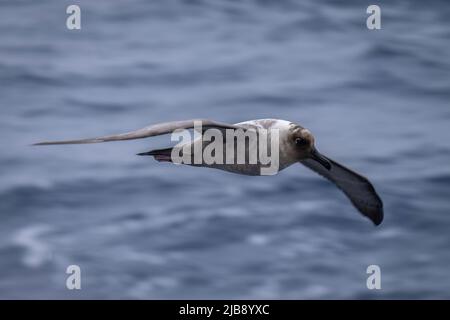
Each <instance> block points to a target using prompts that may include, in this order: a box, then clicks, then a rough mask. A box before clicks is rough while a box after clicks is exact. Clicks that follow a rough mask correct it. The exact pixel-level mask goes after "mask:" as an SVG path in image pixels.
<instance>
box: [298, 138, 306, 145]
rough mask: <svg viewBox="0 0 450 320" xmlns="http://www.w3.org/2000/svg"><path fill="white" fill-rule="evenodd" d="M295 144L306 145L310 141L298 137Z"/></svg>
mask: <svg viewBox="0 0 450 320" xmlns="http://www.w3.org/2000/svg"><path fill="white" fill-rule="evenodd" d="M295 144H296V145H297V146H304V145H307V144H308V141H307V140H306V139H303V138H296V139H295Z"/></svg>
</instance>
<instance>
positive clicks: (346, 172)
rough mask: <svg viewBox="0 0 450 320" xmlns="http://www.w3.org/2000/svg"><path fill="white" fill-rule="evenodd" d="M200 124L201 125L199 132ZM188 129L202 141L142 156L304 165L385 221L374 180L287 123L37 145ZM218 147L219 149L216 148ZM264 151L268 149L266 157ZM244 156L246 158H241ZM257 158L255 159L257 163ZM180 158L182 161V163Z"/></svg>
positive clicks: (239, 167) (257, 169)
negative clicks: (241, 144) (319, 148)
mask: <svg viewBox="0 0 450 320" xmlns="http://www.w3.org/2000/svg"><path fill="white" fill-rule="evenodd" d="M198 125H200V126H201V128H200V129H199V128H198ZM183 129H184V130H187V129H194V130H196V131H201V135H200V138H197V139H194V140H191V141H188V142H182V143H179V144H177V145H176V146H175V147H171V148H167V149H160V150H152V151H149V152H144V153H140V154H139V155H148V156H153V157H154V158H155V159H156V160H158V161H163V162H175V163H183V164H188V165H192V166H199V167H210V168H215V169H220V170H225V171H228V172H232V173H237V174H243V175H252V176H257V175H268V174H275V173H278V172H279V171H281V170H283V169H285V168H287V167H289V166H290V165H292V164H294V163H297V162H300V163H302V164H303V165H305V166H306V167H308V168H310V169H311V170H313V171H315V172H317V173H318V174H320V175H322V176H323V177H325V178H327V179H328V180H330V181H331V182H333V183H335V184H336V186H337V187H338V188H339V189H341V190H342V191H343V192H344V193H345V194H346V195H347V197H348V198H349V199H350V201H351V202H352V203H353V205H354V206H355V207H356V208H357V209H358V210H359V211H360V212H361V213H362V214H363V215H365V216H367V217H368V218H370V219H371V220H372V222H373V223H374V224H376V225H378V224H380V223H381V221H382V220H383V204H382V201H381V199H380V197H379V196H378V194H377V193H376V191H375V189H374V187H373V186H372V184H371V183H370V182H369V180H368V179H367V178H365V177H363V176H361V175H359V174H358V173H356V172H354V171H352V170H350V169H348V168H346V167H344V166H342V165H341V164H339V163H337V162H335V161H333V160H331V159H329V158H327V157H325V156H323V155H321V154H320V153H319V152H318V151H317V149H316V148H315V144H314V143H315V141H314V136H313V135H312V134H311V132H310V131H309V130H308V129H305V128H303V127H302V126H300V125H298V124H295V123H292V122H290V121H286V120H279V119H259V120H249V121H244V122H240V123H236V124H234V125H230V124H225V123H220V122H215V121H211V120H185V121H174V122H166V123H161V124H156V125H153V126H149V127H146V128H143V129H140V130H136V131H132V132H128V133H124V134H118V135H111V136H104V137H99V138H92V139H82V140H69V141H54V142H42V143H38V144H36V145H55V144H84V143H98V142H109V141H121V140H132V139H142V138H147V137H151V136H157V135H161V134H168V133H174V132H176V131H179V130H183ZM210 130H211V131H212V133H214V134H215V135H214V139H212V138H211V137H209V139H208V138H207V136H209V135H210V133H211V131H210ZM238 133H242V135H246V137H247V138H248V140H245V139H244V147H242V148H240V147H239V143H237V144H236V143H235V140H236V139H237V140H239V137H237V136H235V137H233V138H232V139H227V138H229V136H228V135H227V134H236V135H237V134H238ZM221 136H222V137H225V138H224V140H222V141H219V140H217V139H218V138H220V137H221ZM240 137H241V136H240ZM252 138H254V139H252ZM213 142H214V143H215V144H214V143H213ZM264 143H266V145H264ZM214 146H215V147H216V148H213V147H214ZM264 148H266V149H264ZM212 149H214V151H212ZM261 150H265V151H266V154H265V153H264V152H262V151H261ZM207 151H210V152H209V153H208V152H207ZM269 154H270V158H268V157H267V156H268V155H269ZM244 155H245V156H244ZM208 156H209V158H211V157H212V158H213V160H214V161H211V159H209V158H208ZM227 156H230V157H227ZM240 156H242V157H241V158H240ZM252 156H254V157H253V158H252ZM177 157H178V158H177ZM180 159H183V160H182V161H181V162H180ZM267 159H270V161H267ZM220 160H222V161H220ZM229 160H230V161H229ZM273 167H276V170H271V169H273ZM269 169H270V170H269Z"/></svg>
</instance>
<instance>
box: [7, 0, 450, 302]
mask: <svg viewBox="0 0 450 320" xmlns="http://www.w3.org/2000/svg"><path fill="white" fill-rule="evenodd" d="M71 4H78V5H79V6H80V7H81V26H82V29H81V30H68V29H67V28H66V18H67V17H68V15H67V14H66V8H67V6H68V5H71ZM370 4H378V5H379V6H380V7H381V23H382V29H381V30H376V31H371V30H368V29H367V28H366V18H367V17H368V14H367V13H366V8H367V6H369V5H370ZM449 16H450V5H449V4H448V2H447V1H427V2H426V3H425V2H422V1H406V0H405V1H395V3H393V2H392V1H377V2H376V3H373V2H372V1H356V0H355V1H321V2H320V3H319V2H317V1H313V0H306V1H305V0H303V1H294V0H291V1H289V0H283V1H256V0H254V1H206V0H203V1H200V0H198V1H177V0H164V1H162V0H161V1H143V0H127V1H120V2H119V1H114V2H113V1H105V0H102V1H88V0H85V1H75V0H74V1H56V0H55V1H18V0H16V1H4V0H2V1H0V39H1V41H0V145H1V152H0V218H1V223H0V298H8V299H9V298H38V299H45V298H61V299H77V298H100V299H107V298H138V299H147V298H148V299H171V298H192V299H197V298H198V299H201V298H206V299H211V298H235V299H244V298H246V299H250V298H256V299H259V298H275V299H276V298H286V299H304V298H308V299H310V298H318V299H321V298H326V299H333V298H350V299H356V298H369V299H379V298H387V299H396V298H450V271H449V270H450V269H449V266H450V251H449V246H450V232H449V230H450V212H449V209H450V197H449V195H450V194H449V187H450V166H449V156H450V143H449V137H450V135H449V134H450V132H449V120H450V105H449V98H450V60H449V56H450V52H449V51H450V50H449V49H450V20H449V19H448V17H449ZM196 117H200V118H211V119H214V120H218V121H223V122H229V123H235V122H240V121H244V120H248V119H259V118H280V119H287V120H290V121H293V122H298V123H300V124H302V125H303V126H305V127H307V128H309V129H310V130H311V131H312V132H313V133H314V134H315V136H316V140H317V145H318V148H319V150H321V151H322V152H323V153H324V154H326V155H328V156H329V157H331V158H333V159H335V160H337V161H339V162H342V163H344V164H346V165H347V166H350V167H351V168H353V169H355V170H356V171H358V172H361V173H362V174H364V175H366V176H368V177H369V178H370V179H371V180H372V182H373V183H374V185H375V187H376V188H377V190H378V192H379V194H380V196H381V197H382V199H383V201H384V205H385V220H384V222H383V224H382V225H380V226H379V227H374V226H373V225H372V223H371V222H370V221H369V220H367V219H365V218H363V217H362V216H361V215H359V213H357V211H356V210H355V209H354V208H353V207H352V205H351V204H350V202H349V201H348V200H347V199H346V198H345V196H344V195H343V194H342V193H341V192H340V191H339V190H337V189H336V188H335V187H334V186H333V185H332V184H330V183H329V182H328V181H326V180H324V179H322V178H320V177H319V176H317V175H316V174H314V173H313V172H310V171H309V170H307V169H306V168H305V167H302V166H301V165H295V166H292V167H290V168H288V169H286V170H285V171H283V172H281V173H280V174H279V175H277V176H274V177H246V176H239V175H234V174H230V173H226V172H222V171H218V170H212V169H201V168H192V167H187V166H174V165H171V164H161V163H157V162H156V161H154V160H153V159H151V158H150V157H148V158H146V157H137V156H135V154H136V153H137V152H143V151H148V150H150V149H153V148H158V147H165V146H169V145H171V142H170V136H164V137H158V138H155V139H147V140H138V141H130V142H118V143H110V144H101V145H83V146H58V147H46V148H44V147H42V148H32V147H30V146H29V145H30V144H31V143H33V142H36V141H40V140H48V139H55V138H56V139H66V138H82V137H90V136H97V135H103V134H112V133H120V132H123V131H128V130H133V129H137V128H140V127H143V126H146V125H149V124H153V123H157V122H160V121H171V120H181V119H190V118H196ZM71 264H76V265H79V266H80V268H81V276H82V278H81V286H82V290H78V291H77V290H73V291H69V290H67V289H66V277H67V275H66V273H65V271H66V268H67V266H68V265H71ZM371 264H376V265H379V266H380V268H381V274H382V280H381V285H382V289H381V290H372V291H371V290H368V289H367V287H366V279H367V276H368V275H367V274H366V268H367V266H368V265H371Z"/></svg>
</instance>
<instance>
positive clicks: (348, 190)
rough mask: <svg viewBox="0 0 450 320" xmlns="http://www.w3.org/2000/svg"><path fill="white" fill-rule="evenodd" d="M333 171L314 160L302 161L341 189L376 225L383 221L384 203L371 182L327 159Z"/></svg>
mask: <svg viewBox="0 0 450 320" xmlns="http://www.w3.org/2000/svg"><path fill="white" fill-rule="evenodd" d="M327 159H328V160H329V161H330V163H331V169H330V170H327V169H326V168H324V167H323V166H322V165H321V164H320V163H318V162H317V161H315V160H313V159H306V160H302V161H300V162H301V163H302V164H303V165H305V166H306V167H308V168H309V169H311V170H313V171H315V172H317V173H318V174H320V175H321V176H323V177H325V178H327V179H328V180H330V181H331V182H333V183H334V184H336V186H337V187H338V188H339V189H341V190H342V191H343V192H344V193H345V195H346V196H347V197H348V198H349V199H350V201H351V202H352V203H353V205H354V206H355V207H356V208H357V209H358V210H359V211H360V212H361V213H362V214H363V215H364V216H366V217H368V218H369V219H370V220H372V222H373V223H374V224H375V225H379V224H380V223H381V222H382V221H383V216H384V214H383V202H382V201H381V199H380V197H379V196H378V194H377V192H376V191H375V188H374V187H373V185H372V183H370V181H369V180H368V179H367V178H365V177H363V176H362V175H360V174H358V173H356V172H354V171H352V170H350V169H348V168H346V167H344V166H343V165H341V164H339V163H337V162H336V161H333V160H331V159H329V158H327Z"/></svg>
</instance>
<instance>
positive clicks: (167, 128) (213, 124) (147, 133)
mask: <svg viewBox="0 0 450 320" xmlns="http://www.w3.org/2000/svg"><path fill="white" fill-rule="evenodd" d="M196 123H201V125H202V129H209V128H217V129H239V128H242V127H240V126H237V125H231V124H226V123H222V122H217V121H212V120H204V119H193V120H182V121H172V122H163V123H158V124H155V125H152V126H149V127H145V128H143V129H139V130H136V131H131V132H126V133H121V134H115V135H109V136H103V137H97V138H89V139H80V140H65V141H47V142H39V143H35V144H33V145H35V146H46V145H56V144H85V143H100V142H110V141H122V140H133V139H143V138H148V137H153V136H159V135H162V134H168V133H172V132H173V131H175V130H177V129H192V128H194V124H196Z"/></svg>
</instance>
